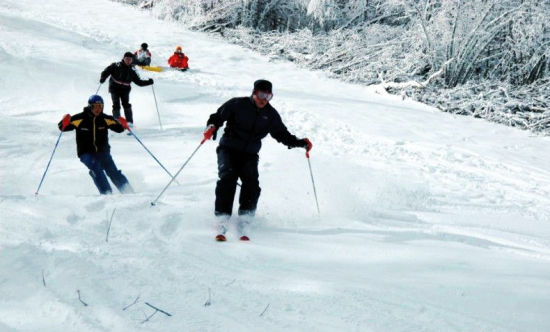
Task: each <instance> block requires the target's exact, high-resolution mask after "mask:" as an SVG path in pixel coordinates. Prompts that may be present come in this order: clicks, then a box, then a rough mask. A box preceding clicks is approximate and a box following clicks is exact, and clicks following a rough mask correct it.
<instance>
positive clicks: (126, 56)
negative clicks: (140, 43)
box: [123, 52, 134, 58]
mask: <svg viewBox="0 0 550 332" xmlns="http://www.w3.org/2000/svg"><path fill="white" fill-rule="evenodd" d="M133 57H134V53H132V52H126V53H124V56H123V58H133Z"/></svg>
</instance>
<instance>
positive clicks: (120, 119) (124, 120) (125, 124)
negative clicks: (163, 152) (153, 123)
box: [118, 117, 179, 184]
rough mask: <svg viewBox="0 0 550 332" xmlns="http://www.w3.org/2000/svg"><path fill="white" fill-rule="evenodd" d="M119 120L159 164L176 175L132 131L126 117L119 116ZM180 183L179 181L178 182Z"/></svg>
mask: <svg viewBox="0 0 550 332" xmlns="http://www.w3.org/2000/svg"><path fill="white" fill-rule="evenodd" d="M118 122H120V124H121V125H122V126H123V127H124V128H125V129H126V130H128V132H129V133H130V134H131V135H132V136H134V138H135V139H136V140H137V141H138V143H139V144H141V146H143V148H144V149H145V151H147V152H148V153H149V155H150V156H151V157H153V159H155V161H156V162H157V164H159V166H160V167H162V169H163V170H164V171H165V172H166V173H167V174H168V175H170V177H171V178H173V177H174V176H173V175H172V173H170V172H169V171H168V170H167V169H166V167H164V165H163V164H162V163H161V162H160V161H159V160H158V159H157V157H155V155H154V154H153V153H152V152H151V151H149V149H148V148H147V147H146V146H145V144H143V142H142V141H141V140H140V139H139V137H137V135H136V134H135V133H134V132H133V131H132V129H130V126H128V122H127V121H126V119H125V118H123V117H119V118H118ZM176 183H178V181H176ZM178 184H179V183H178Z"/></svg>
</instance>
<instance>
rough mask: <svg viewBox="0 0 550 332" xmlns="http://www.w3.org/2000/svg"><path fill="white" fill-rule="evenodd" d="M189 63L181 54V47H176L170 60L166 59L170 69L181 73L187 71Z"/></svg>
mask: <svg viewBox="0 0 550 332" xmlns="http://www.w3.org/2000/svg"><path fill="white" fill-rule="evenodd" d="M188 61H189V58H188V57H187V56H186V55H185V54H184V53H183V52H182V50H181V46H178V47H176V51H175V52H174V54H172V56H171V57H170V59H168V64H169V65H170V67H172V68H176V69H179V70H181V71H186V70H187V69H189V65H188V64H187V62H188Z"/></svg>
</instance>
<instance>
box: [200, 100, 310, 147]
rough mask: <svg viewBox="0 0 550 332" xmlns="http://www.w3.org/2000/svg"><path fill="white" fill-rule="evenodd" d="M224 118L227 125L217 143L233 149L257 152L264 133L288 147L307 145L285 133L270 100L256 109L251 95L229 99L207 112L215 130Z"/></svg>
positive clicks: (285, 130) (209, 121)
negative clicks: (215, 110) (213, 110)
mask: <svg viewBox="0 0 550 332" xmlns="http://www.w3.org/2000/svg"><path fill="white" fill-rule="evenodd" d="M225 121H227V125H226V126H225V130H224V134H223V136H222V138H221V139H220V146H224V147H227V148H230V149H233V150H237V151H243V152H246V153H251V154H256V153H258V152H259V151H260V148H261V147H262V142H261V140H262V138H264V137H265V136H266V135H267V134H270V135H271V137H273V138H274V139H275V140H277V142H279V143H282V144H284V145H286V146H287V147H288V148H289V149H290V148H295V147H305V146H306V145H307V144H306V143H305V142H304V141H303V140H302V139H298V138H297V137H296V136H294V135H292V134H290V133H289V132H288V130H287V128H286V127H285V125H284V124H283V121H282V120H281V116H280V115H279V113H278V112H277V110H276V109H275V108H273V107H272V106H271V105H270V104H269V103H268V104H267V105H265V107H264V108H258V107H256V104H255V103H254V99H252V97H239V98H233V99H230V100H228V101H227V102H225V103H224V104H223V105H222V106H221V107H220V108H218V111H217V112H216V113H213V114H211V115H210V118H209V119H208V122H207V125H210V124H213V125H214V126H216V130H217V129H218V128H220V127H221V126H223V123H224V122H225Z"/></svg>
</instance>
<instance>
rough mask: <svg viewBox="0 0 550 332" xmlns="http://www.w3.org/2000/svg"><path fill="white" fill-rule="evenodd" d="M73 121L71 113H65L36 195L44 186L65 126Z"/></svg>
mask: <svg viewBox="0 0 550 332" xmlns="http://www.w3.org/2000/svg"><path fill="white" fill-rule="evenodd" d="M70 121H71V115H70V114H65V116H64V117H63V122H62V124H61V132H60V133H59V136H57V141H56V142H55V146H54V148H53V151H52V155H51V156H50V160H48V164H47V165H46V169H45V170H44V174H42V179H40V183H39V184H38V188H37V189H36V192H35V193H34V195H35V196H36V195H38V192H39V191H40V187H42V183H43V182H44V178H45V177H46V173H47V172H48V169H49V168H50V164H51V162H52V159H53V155H54V154H55V150H56V149H57V146H58V145H59V140H60V139H61V135H63V130H64V129H65V127H67V126H68V125H69V122H70Z"/></svg>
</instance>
